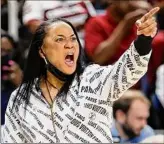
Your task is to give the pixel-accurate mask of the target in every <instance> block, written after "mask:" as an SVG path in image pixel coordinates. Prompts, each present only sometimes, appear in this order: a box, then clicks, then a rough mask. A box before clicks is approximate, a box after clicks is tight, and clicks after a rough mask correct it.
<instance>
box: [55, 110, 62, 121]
mask: <svg viewBox="0 0 164 144" xmlns="http://www.w3.org/2000/svg"><path fill="white" fill-rule="evenodd" d="M54 115H55V117H56V118H58V119H59V120H60V121H61V122H62V121H63V118H62V117H61V116H60V115H59V114H57V113H56V112H55V113H54Z"/></svg>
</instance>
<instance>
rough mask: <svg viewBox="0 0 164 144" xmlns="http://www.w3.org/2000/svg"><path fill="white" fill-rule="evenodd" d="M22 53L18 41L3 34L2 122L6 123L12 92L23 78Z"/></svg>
mask: <svg viewBox="0 0 164 144" xmlns="http://www.w3.org/2000/svg"><path fill="white" fill-rule="evenodd" d="M21 60H22V59H21V54H20V53H19V51H18V50H17V47H16V43H15V41H14V40H13V38H12V37H11V36H9V35H8V34H2V35H1V124H4V116H5V110H6V107H7V103H8V100H9V98H10V95H11V92H12V91H13V90H15V89H16V87H18V86H19V84H20V83H21V80H22V75H23V73H22V70H21V66H20V64H21Z"/></svg>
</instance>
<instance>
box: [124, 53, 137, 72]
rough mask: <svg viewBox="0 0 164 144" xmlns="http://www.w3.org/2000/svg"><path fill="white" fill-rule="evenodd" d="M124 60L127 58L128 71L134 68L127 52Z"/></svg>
mask: <svg viewBox="0 0 164 144" xmlns="http://www.w3.org/2000/svg"><path fill="white" fill-rule="evenodd" d="M126 60H127V67H128V68H129V70H130V71H133V70H135V68H134V65H133V63H132V61H131V59H130V56H129V54H127V59H126Z"/></svg>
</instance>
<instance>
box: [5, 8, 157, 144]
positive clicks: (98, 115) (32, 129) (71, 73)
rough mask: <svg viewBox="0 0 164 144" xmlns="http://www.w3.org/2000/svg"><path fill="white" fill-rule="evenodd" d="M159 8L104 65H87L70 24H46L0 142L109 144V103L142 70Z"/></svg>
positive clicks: (35, 42)
mask: <svg viewBox="0 0 164 144" xmlns="http://www.w3.org/2000/svg"><path fill="white" fill-rule="evenodd" d="M158 10H159V8H155V9H152V10H151V11H150V12H149V13H147V14H146V15H145V16H143V17H142V18H141V19H140V23H139V24H138V31H137V33H138V35H141V34H142V36H139V37H138V39H137V40H136V41H135V42H134V43H132V45H131V46H130V48H129V49H128V50H127V51H126V52H125V53H124V54H123V55H122V57H121V58H120V59H119V60H118V62H116V63H115V64H114V65H113V66H107V67H103V66H99V65H96V64H93V65H89V66H87V67H85V62H84V61H83V58H82V55H83V52H82V48H81V46H80V42H79V39H78V36H77V33H76V31H75V29H74V28H73V26H72V25H71V24H70V23H69V22H67V21H65V20H62V19H55V20H52V21H47V22H44V23H43V24H42V25H41V26H40V27H39V28H38V29H37V31H36V33H35V35H34V39H33V41H32V44H31V46H30V52H29V57H28V60H27V67H26V69H25V72H24V79H23V82H22V85H21V86H20V87H19V88H18V90H16V91H14V92H13V93H12V95H11V99H10V102H9V104H8V108H7V111H6V119H5V125H4V129H3V132H2V138H3V142H14V143H15V142H33V143H46V142H53V143H56V142H57V143H59V142H62V143H64V142H71V143H73V142H76V143H78V142H85V143H87V142H103V143H104V142H112V137H111V132H110V124H111V122H112V102H113V101H115V100H116V99H118V98H119V97H120V96H121V95H122V94H123V93H124V92H125V91H126V90H127V89H128V88H129V87H131V86H132V85H133V84H134V83H136V82H137V81H138V80H139V79H140V78H141V77H142V76H143V75H144V74H145V72H146V69H147V64H148V60H149V58H150V53H151V48H150V44H151V40H152V38H151V37H154V36H155V34H156V31H157V28H156V22H155V21H154V19H152V15H154V14H155V13H156V12H157V11H158ZM144 35H145V36H144ZM146 36H148V37H146ZM150 36H151V37H150Z"/></svg>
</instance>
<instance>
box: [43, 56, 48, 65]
mask: <svg viewBox="0 0 164 144" xmlns="http://www.w3.org/2000/svg"><path fill="white" fill-rule="evenodd" d="M43 58H44V61H45V63H46V65H47V64H48V62H47V60H46V58H45V57H43Z"/></svg>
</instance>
